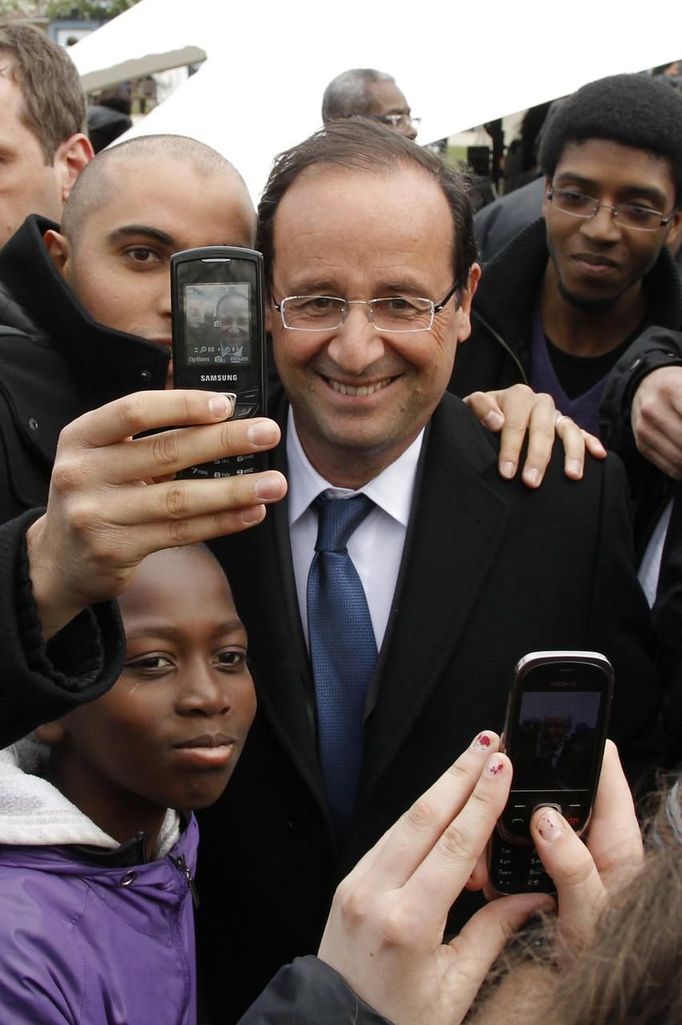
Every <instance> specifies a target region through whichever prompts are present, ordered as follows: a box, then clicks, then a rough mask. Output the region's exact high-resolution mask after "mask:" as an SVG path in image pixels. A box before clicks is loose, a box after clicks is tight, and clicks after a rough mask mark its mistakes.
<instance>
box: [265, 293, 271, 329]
mask: <svg viewBox="0 0 682 1025" xmlns="http://www.w3.org/2000/svg"><path fill="white" fill-rule="evenodd" d="M272 314H273V307H272V299H271V298H270V296H269V295H266V296H265V330H266V331H267V333H268V334H269V335H271V334H272Z"/></svg>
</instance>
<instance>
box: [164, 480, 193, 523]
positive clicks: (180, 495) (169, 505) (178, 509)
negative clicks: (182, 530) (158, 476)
mask: <svg viewBox="0 0 682 1025" xmlns="http://www.w3.org/2000/svg"><path fill="white" fill-rule="evenodd" d="M164 504H165V512H166V513H167V515H168V516H170V517H171V518H172V519H179V518H181V517H184V516H186V515H187V513H188V512H189V509H190V499H189V494H188V490H187V488H185V487H183V486H182V484H181V483H180V482H179V481H178V482H177V483H176V484H174V485H171V486H170V487H168V489H167V491H166V493H165V501H164Z"/></svg>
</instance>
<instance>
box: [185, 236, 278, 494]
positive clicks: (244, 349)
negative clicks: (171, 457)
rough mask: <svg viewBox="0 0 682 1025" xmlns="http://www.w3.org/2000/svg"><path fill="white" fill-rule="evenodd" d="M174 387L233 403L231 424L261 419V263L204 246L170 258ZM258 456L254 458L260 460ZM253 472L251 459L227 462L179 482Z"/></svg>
mask: <svg viewBox="0 0 682 1025" xmlns="http://www.w3.org/2000/svg"><path fill="white" fill-rule="evenodd" d="M171 302H172V310H173V381H174V385H175V387H176V388H200V389H205V390H206V391H214V392H224V393H225V394H229V395H232V396H234V403H235V410H234V414H233V419H243V418H245V417H253V416H264V415H265V412H266V398H265V326H264V312H263V257H262V256H261V254H260V253H257V252H255V251H254V250H253V249H238V248H235V247H232V246H210V247H206V248H202V249H187V250H185V251H184V252H181V253H174V254H173V256H172V257H171ZM260 458H262V457H258V459H260ZM256 469H260V465H259V463H258V461H257V458H256V456H254V455H245V456H231V457H229V458H226V459H220V460H217V461H216V462H213V463H204V464H203V465H201V466H191V467H189V468H188V469H187V470H183V471H181V472H180V473H179V474H178V476H179V477H192V478H195V477H230V476H233V475H234V474H243V473H253V471H254V470H256Z"/></svg>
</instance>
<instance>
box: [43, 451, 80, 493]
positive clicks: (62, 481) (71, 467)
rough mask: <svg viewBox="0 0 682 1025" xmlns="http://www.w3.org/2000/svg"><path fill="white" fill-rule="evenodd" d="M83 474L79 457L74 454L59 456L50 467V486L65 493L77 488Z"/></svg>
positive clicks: (58, 491)
mask: <svg viewBox="0 0 682 1025" xmlns="http://www.w3.org/2000/svg"><path fill="white" fill-rule="evenodd" d="M84 476H85V473H84V466H83V462H82V460H81V459H78V458H77V457H76V456H73V457H72V456H60V457H59V459H58V460H57V462H56V463H55V464H54V467H53V469H52V478H51V487H52V488H53V489H54V490H55V491H56V492H57V493H58V494H59V495H65V494H68V493H69V492H71V491H74V490H75V489H77V488H78V487H79V486H80V484H81V483H82V481H83V478H84Z"/></svg>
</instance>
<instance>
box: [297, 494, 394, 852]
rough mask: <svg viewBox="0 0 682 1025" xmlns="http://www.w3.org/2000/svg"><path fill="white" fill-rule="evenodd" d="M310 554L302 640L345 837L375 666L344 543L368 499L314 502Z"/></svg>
mask: <svg viewBox="0 0 682 1025" xmlns="http://www.w3.org/2000/svg"><path fill="white" fill-rule="evenodd" d="M314 505H315V507H316V508H317V514H318V530H317V542H316V544H315V556H314V558H313V561H312V564H311V566H310V573H309V574H308V594H307V603H308V640H309V645H310V657H311V661H312V666H313V676H314V680H315V697H316V700H317V726H318V737H319V747H320V761H321V765H322V775H323V777H324V782H325V787H326V791H327V799H328V801H329V807H330V809H331V813H332V817H333V818H334V821H335V822H336V826H337V829H338V831H339V833H340V834H341V835H344V834H345V833H346V832H347V831H348V827H349V825H350V821H351V817H352V814H353V805H354V803H355V794H356V790H357V785H358V779H359V776H360V768H361V766H362V749H363V731H364V717H365V698H366V696H367V688H368V686H369V682H370V680H371V678H372V674H373V672H374V668H375V666H376V661H377V646H376V641H375V639H374V631H373V629H372V621H371V619H370V615H369V608H368V607H367V598H366V597H365V592H364V590H363V587H362V582H361V580H360V577H359V576H358V573H357V570H356V568H355V566H354V565H353V561H352V559H351V557H350V555H349V554H348V550H347V548H346V545H347V543H348V539H349V537H350V536H351V534H352V533H353V531H354V530H355V529H356V527H358V526H359V525H360V523H361V522H362V520H364V518H365V516H367V514H368V513H369V512H370V510H371V509H372V508H373V507H374V503H373V502H372V500H371V499H370V498H367V496H366V495H354V496H353V497H352V498H336V499H335V498H328V497H327V496H325V495H320V496H319V498H317V499H316V500H315V502H314Z"/></svg>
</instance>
